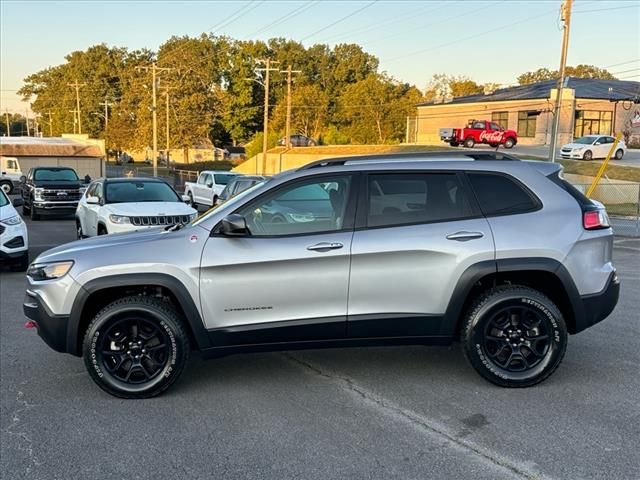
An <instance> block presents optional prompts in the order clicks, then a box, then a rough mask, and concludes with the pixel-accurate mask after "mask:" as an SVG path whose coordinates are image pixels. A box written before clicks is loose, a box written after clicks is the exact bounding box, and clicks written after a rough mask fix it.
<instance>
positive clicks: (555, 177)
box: [547, 171, 593, 207]
mask: <svg viewBox="0 0 640 480" xmlns="http://www.w3.org/2000/svg"><path fill="white" fill-rule="evenodd" d="M547 178H548V179H549V180H551V181H552V182H553V183H555V184H556V185H558V186H559V187H560V188H562V189H563V190H564V191H565V192H567V193H568V194H569V195H571V196H572V197H573V198H574V199H575V200H576V202H578V204H579V205H580V206H581V207H585V206H590V205H593V202H592V201H591V200H589V198H587V197H586V196H585V194H584V193H582V192H581V191H580V190H578V189H577V188H576V187H574V186H573V185H571V184H570V183H569V182H567V181H566V180H565V179H564V178H560V172H559V171H558V172H554V173H552V174H551V175H548V176H547Z"/></svg>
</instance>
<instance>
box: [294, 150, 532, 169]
mask: <svg viewBox="0 0 640 480" xmlns="http://www.w3.org/2000/svg"><path fill="white" fill-rule="evenodd" d="M443 157H444V158H443ZM447 157H449V158H447ZM451 157H453V158H451ZM456 157H462V159H464V160H476V161H478V160H508V161H520V159H519V158H518V157H516V156H514V155H511V154H508V153H502V152H496V151H489V152H488V151H484V152H478V151H476V152H468V151H461V150H458V151H456V150H453V151H451V150H442V151H437V152H411V153H389V154H385V153H380V154H375V155H354V156H350V157H335V158H325V159H324V160H318V161H315V162H311V163H308V164H306V165H303V166H302V167H300V168H298V171H301V170H309V169H311V168H318V167H330V166H333V165H345V164H347V163H350V162H356V163H360V162H367V161H390V162H402V161H419V160H430V159H433V160H441V159H444V160H448V159H452V160H454V159H457V158H456Z"/></svg>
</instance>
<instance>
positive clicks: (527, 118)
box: [518, 110, 540, 137]
mask: <svg viewBox="0 0 640 480" xmlns="http://www.w3.org/2000/svg"><path fill="white" fill-rule="evenodd" d="M539 113H540V112H538V111H537V110H528V111H524V112H518V136H519V137H535V136H536V120H537V119H538V114H539Z"/></svg>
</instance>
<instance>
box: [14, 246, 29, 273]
mask: <svg viewBox="0 0 640 480" xmlns="http://www.w3.org/2000/svg"><path fill="white" fill-rule="evenodd" d="M27 268H29V252H28V251H27V252H25V254H24V255H22V257H20V259H19V260H18V261H17V262H16V263H14V264H13V265H11V270H12V271H14V272H26V271H27Z"/></svg>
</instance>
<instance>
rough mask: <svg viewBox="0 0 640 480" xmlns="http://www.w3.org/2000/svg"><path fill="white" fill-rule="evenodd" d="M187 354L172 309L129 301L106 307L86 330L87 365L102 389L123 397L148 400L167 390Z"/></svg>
mask: <svg viewBox="0 0 640 480" xmlns="http://www.w3.org/2000/svg"><path fill="white" fill-rule="evenodd" d="M188 355H189V339H188V336H187V334H186V332H185V330H184V327H183V322H182V320H181V318H180V316H179V315H178V313H177V312H176V310H175V309H174V308H173V306H172V305H171V304H170V303H168V302H165V301H163V300H161V299H159V298H155V297H145V296H133V297H126V298H123V299H120V300H116V301H115V302H113V303H111V304H110V305H108V306H107V307H106V308H104V309H103V310H102V311H101V312H99V313H98V314H97V315H96V317H95V318H94V320H93V321H92V322H91V324H90V325H89V327H88V329H87V332H86V334H85V338H84V343H83V356H84V360H85V366H86V368H87V370H88V372H89V374H90V375H91V377H92V379H93V380H94V382H96V384H98V386H99V387H100V388H102V389H103V390H105V391H106V392H108V393H110V394H111V395H114V396H117V397H121V398H149V397H153V396H155V395H158V394H160V393H162V392H163V391H165V390H166V389H167V388H169V387H170V386H171V385H172V384H173V383H174V382H175V381H176V380H177V378H178V377H179V376H180V373H181V372H182V370H183V368H184V365H185V364H186V361H187V358H188Z"/></svg>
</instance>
